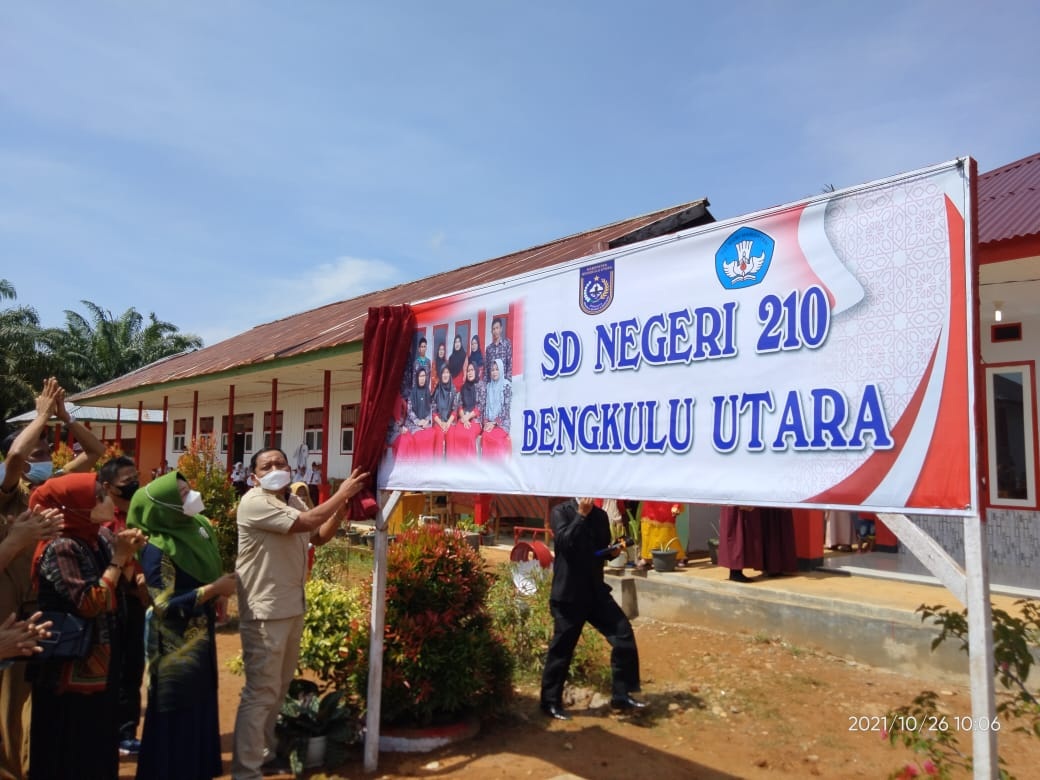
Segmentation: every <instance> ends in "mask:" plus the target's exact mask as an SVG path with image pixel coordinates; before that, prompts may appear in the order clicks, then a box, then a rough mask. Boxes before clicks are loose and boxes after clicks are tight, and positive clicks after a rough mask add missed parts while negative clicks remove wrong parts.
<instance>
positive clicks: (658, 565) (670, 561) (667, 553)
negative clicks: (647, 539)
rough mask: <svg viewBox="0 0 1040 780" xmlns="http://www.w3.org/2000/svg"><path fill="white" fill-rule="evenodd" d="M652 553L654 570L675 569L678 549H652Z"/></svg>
mask: <svg viewBox="0 0 1040 780" xmlns="http://www.w3.org/2000/svg"><path fill="white" fill-rule="evenodd" d="M651 554H652V555H653V556H654V571H675V563H676V561H677V560H678V558H679V551H678V550H651Z"/></svg>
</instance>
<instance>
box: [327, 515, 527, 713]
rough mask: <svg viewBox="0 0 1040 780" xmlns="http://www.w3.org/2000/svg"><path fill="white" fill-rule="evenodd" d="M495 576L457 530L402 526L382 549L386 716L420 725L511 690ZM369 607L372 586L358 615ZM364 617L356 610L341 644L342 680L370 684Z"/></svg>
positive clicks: (491, 702) (490, 708) (478, 707)
mask: <svg viewBox="0 0 1040 780" xmlns="http://www.w3.org/2000/svg"><path fill="white" fill-rule="evenodd" d="M490 584H491V578H490V576H489V575H488V573H487V572H486V571H485V570H484V566H483V560H482V558H481V557H480V555H479V553H477V552H476V551H475V550H473V549H472V548H470V547H469V546H468V545H467V544H466V543H465V541H464V540H463V539H462V538H460V537H459V536H458V535H456V534H454V533H451V532H447V533H446V532H445V531H444V530H442V529H435V528H429V527H418V528H411V529H408V530H406V531H405V532H403V533H402V534H399V535H398V537H397V541H396V542H395V543H394V544H393V545H392V546H390V548H389V550H388V553H387V588H386V630H385V635H384V641H383V645H384V651H383V685H382V704H381V713H382V721H383V722H384V723H386V724H389V725H418V726H425V725H429V724H431V723H443V722H450V721H454V720H458V719H459V718H460V717H465V716H467V715H471V714H473V715H486V714H489V713H492V712H494V711H496V710H498V709H499V708H501V707H502V706H503V705H504V704H505V703H506V702H507V701H508V699H509V696H510V694H511V692H512V684H511V682H512V681H511V678H512V663H511V659H510V658H509V655H508V652H507V650H506V644H505V640H503V639H502V638H501V637H500V636H499V634H498V633H497V632H496V631H495V630H494V628H493V625H492V620H491V616H490V614H489V613H488V610H487V607H486V605H485V598H486V596H487V594H488V590H489V587H490ZM370 610H371V591H369V595H368V596H367V597H366V598H365V599H364V601H363V603H362V608H361V614H362V615H367V614H368V613H369V611H370ZM368 645H369V626H368V622H367V619H362V618H360V617H359V618H355V619H354V620H352V622H351V630H350V631H349V632H348V633H347V635H346V637H345V639H344V642H343V644H342V646H341V648H340V652H341V654H342V658H343V663H342V665H341V667H340V671H339V673H338V683H339V685H340V686H342V687H344V688H347V689H350V690H353V691H356V692H358V694H359V695H363V694H364V693H366V692H367V686H368V660H369V659H368Z"/></svg>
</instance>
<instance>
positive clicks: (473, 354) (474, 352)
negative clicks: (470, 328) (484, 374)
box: [469, 336, 484, 379]
mask: <svg viewBox="0 0 1040 780" xmlns="http://www.w3.org/2000/svg"><path fill="white" fill-rule="evenodd" d="M474 341H475V342H477V348H476V349H473V342H474ZM469 343H470V353H469V362H470V364H471V365H474V366H476V368H477V379H480V374H481V371H482V370H483V367H484V353H483V352H481V351H480V337H479V336H474V337H473V338H472V339H470V341H469Z"/></svg>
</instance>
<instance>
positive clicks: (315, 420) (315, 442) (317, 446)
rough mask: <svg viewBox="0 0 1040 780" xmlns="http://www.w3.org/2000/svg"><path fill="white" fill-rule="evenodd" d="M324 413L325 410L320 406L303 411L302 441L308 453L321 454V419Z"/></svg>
mask: <svg viewBox="0 0 1040 780" xmlns="http://www.w3.org/2000/svg"><path fill="white" fill-rule="evenodd" d="M324 413H325V409H324V408H322V407H320V406H319V407H317V408H315V409H304V410H303V441H304V443H305V444H306V445H307V450H308V451H310V452H321V451H322V450H323V449H324V447H323V446H322V445H323V442H322V440H321V418H322V417H323V416H324Z"/></svg>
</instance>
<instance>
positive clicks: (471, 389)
mask: <svg viewBox="0 0 1040 780" xmlns="http://www.w3.org/2000/svg"><path fill="white" fill-rule="evenodd" d="M477 376H478V374H477V373H476V369H474V375H473V379H472V380H470V379H469V377H466V381H465V382H463V383H462V389H461V390H459V395H460V396H461V405H462V411H464V412H472V411H473V410H474V409H476V408H477V385H478V384H479V381H478V379H477Z"/></svg>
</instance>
